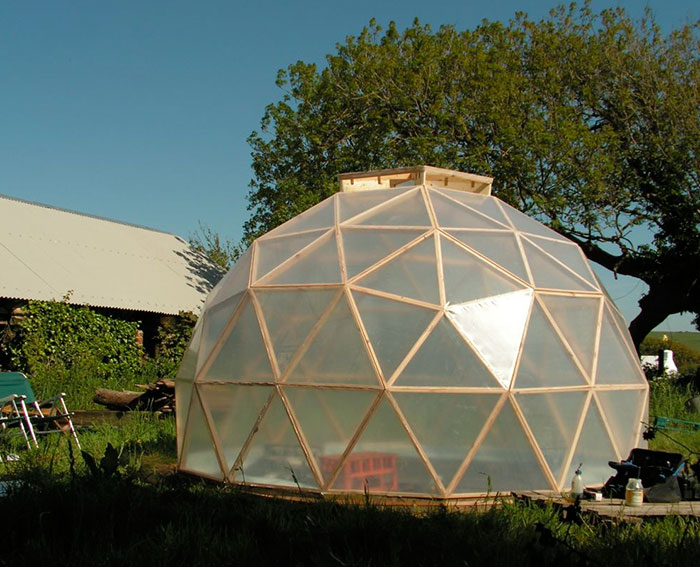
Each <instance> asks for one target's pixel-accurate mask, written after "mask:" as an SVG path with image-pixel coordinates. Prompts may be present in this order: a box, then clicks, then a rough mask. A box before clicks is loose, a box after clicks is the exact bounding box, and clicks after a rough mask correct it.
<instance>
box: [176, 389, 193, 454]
mask: <svg viewBox="0 0 700 567" xmlns="http://www.w3.org/2000/svg"><path fill="white" fill-rule="evenodd" d="M193 391H194V385H193V384H192V382H185V381H183V380H175V399H176V400H177V403H176V404H175V422H176V428H177V454H178V457H180V456H182V443H183V441H184V440H185V426H186V425H187V416H188V415H189V413H190V400H191V399H192V392H193Z"/></svg>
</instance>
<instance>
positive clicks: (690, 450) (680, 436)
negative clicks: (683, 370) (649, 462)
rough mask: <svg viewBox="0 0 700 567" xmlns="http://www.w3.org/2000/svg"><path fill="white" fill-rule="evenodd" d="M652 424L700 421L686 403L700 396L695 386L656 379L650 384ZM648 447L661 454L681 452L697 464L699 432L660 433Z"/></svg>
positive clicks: (699, 442) (699, 454) (699, 443)
mask: <svg viewBox="0 0 700 567" xmlns="http://www.w3.org/2000/svg"><path fill="white" fill-rule="evenodd" d="M649 385H650V392H649V421H650V423H651V422H653V421H654V417H657V416H663V417H672V418H675V419H682V420H685V421H695V422H700V414H698V413H695V412H694V411H692V410H690V409H688V407H687V406H686V402H687V401H688V400H689V399H690V398H693V397H695V396H697V395H698V392H697V391H696V390H695V387H694V386H693V385H692V384H683V383H679V382H678V381H677V380H674V379H669V378H663V377H662V378H656V379H654V380H652V381H651V382H650V383H649ZM649 448H650V449H655V450H658V451H670V452H673V453H682V454H683V455H684V456H686V457H688V458H690V459H691V461H696V460H698V459H700V433H694V432H683V431H668V432H657V433H656V436H655V438H654V439H653V440H651V441H649Z"/></svg>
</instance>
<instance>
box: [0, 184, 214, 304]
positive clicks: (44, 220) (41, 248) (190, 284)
mask: <svg viewBox="0 0 700 567" xmlns="http://www.w3.org/2000/svg"><path fill="white" fill-rule="evenodd" d="M222 275H223V270H222V269H221V268H219V267H218V266H217V265H216V264H214V263H213V262H211V261H210V260H209V259H207V258H206V257H204V256H203V255H202V254H200V253H198V252H197V251H195V250H194V249H193V248H192V247H191V246H190V245H189V244H188V243H187V242H185V241H184V240H183V239H182V238H180V237H179V236H176V235H174V234H169V233H167V232H161V231H157V230H153V229H149V228H145V227H140V226H136V225H131V224H126V223H121V222H116V221H113V220H109V219H104V218H99V217H94V216H90V215H85V214H82V213H77V212H73V211H67V210H63V209H58V208H54V207H50V206H47V205H42V204H39V203H30V202H28V201H23V200H20V199H15V198H12V197H7V196H5V195H0V297H9V298H17V299H40V300H51V299H57V300H60V299H61V298H63V297H64V296H65V295H66V293H68V292H70V293H71V296H70V302H71V303H76V304H87V305H91V306H94V307H113V308H119V309H134V310H138V311H151V312H155V313H165V314H176V313H178V312H179V311H193V312H195V313H197V312H199V309H200V307H201V306H202V304H203V303H204V299H205V298H206V296H207V294H208V293H209V291H210V290H211V289H212V288H213V287H214V285H215V284H216V282H217V281H218V280H219V279H221V276H222Z"/></svg>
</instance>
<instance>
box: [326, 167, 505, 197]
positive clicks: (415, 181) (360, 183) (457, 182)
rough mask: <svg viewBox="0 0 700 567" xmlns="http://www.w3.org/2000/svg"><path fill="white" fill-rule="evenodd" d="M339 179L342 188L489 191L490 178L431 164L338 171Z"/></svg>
mask: <svg viewBox="0 0 700 567" xmlns="http://www.w3.org/2000/svg"><path fill="white" fill-rule="evenodd" d="M338 183H339V184H340V190H341V191H344V192H354V191H373V190H375V189H394V188H398V187H411V186H415V185H427V186H429V187H437V188H444V189H455V190H458V191H466V192H468V193H478V194H480V195H490V194H491V184H492V183H493V178H492V177H484V176H483V175H476V174H474V173H463V172H461V171H454V170H452V169H443V168H441V167H433V166H430V165H416V166H411V167H400V168H397V169H375V170H373V171H360V172H354V173H341V174H339V175H338Z"/></svg>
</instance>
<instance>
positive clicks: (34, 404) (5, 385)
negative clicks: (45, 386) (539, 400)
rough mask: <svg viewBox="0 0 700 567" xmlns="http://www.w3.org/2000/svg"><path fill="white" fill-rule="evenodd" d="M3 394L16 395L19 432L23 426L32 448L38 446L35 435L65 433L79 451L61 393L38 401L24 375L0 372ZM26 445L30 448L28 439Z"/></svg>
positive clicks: (15, 403) (15, 415)
mask: <svg viewBox="0 0 700 567" xmlns="http://www.w3.org/2000/svg"><path fill="white" fill-rule="evenodd" d="M3 393H4V394H5V395H6V396H12V395H14V396H15V400H14V410H15V414H14V419H20V422H19V427H20V429H22V428H23V427H26V429H27V432H26V433H28V435H29V437H31V439H32V441H33V443H34V446H35V447H38V446H39V445H38V443H37V440H36V438H37V435H47V434H49V433H61V432H66V433H69V434H70V435H71V436H72V437H73V439H74V440H75V444H76V445H77V446H78V449H80V441H78V434H77V433H76V432H75V427H73V419H72V418H71V413H70V412H69V411H68V408H67V407H66V402H65V400H64V396H65V394H64V393H60V394H58V395H56V396H54V397H52V398H49V399H47V400H43V401H39V400H37V399H36V397H35V396H34V391H33V390H32V386H31V385H30V384H29V380H27V377H26V376H25V375H24V374H22V373H21V372H0V394H3ZM11 403H12V402H11ZM22 418H23V419H22ZM25 438H26V435H25ZM27 444H28V445H29V439H27ZM30 446H31V445H30Z"/></svg>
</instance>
